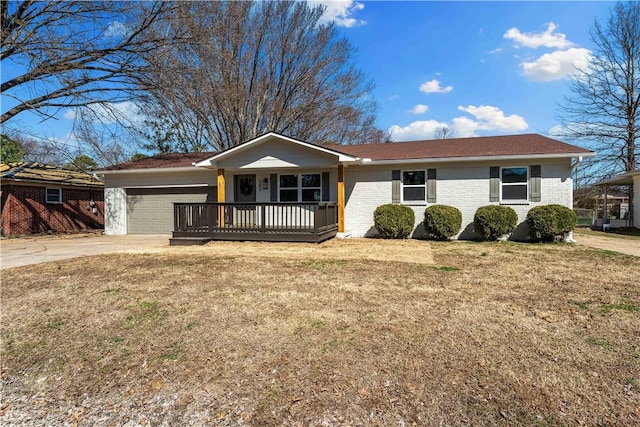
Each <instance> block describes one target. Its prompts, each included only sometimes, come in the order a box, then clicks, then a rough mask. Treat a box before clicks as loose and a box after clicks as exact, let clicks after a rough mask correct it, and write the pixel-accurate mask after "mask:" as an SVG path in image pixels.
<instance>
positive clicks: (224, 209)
mask: <svg viewBox="0 0 640 427" xmlns="http://www.w3.org/2000/svg"><path fill="white" fill-rule="evenodd" d="M173 221H174V229H173V237H174V238H189V237H192V238H200V239H201V238H208V239H211V240H269V241H306V242H319V241H323V240H326V239H328V238H331V237H333V236H335V235H336V234H337V231H338V208H337V204H336V203H334V202H300V203H174V204H173Z"/></svg>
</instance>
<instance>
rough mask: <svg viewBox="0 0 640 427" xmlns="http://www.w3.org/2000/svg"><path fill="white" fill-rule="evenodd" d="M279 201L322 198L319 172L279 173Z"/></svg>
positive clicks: (302, 200)
mask: <svg viewBox="0 0 640 427" xmlns="http://www.w3.org/2000/svg"><path fill="white" fill-rule="evenodd" d="M278 184H279V191H280V201H281V202H319V201H320V200H322V179H321V175H320V174H319V173H307V174H287V175H280V177H279V180H278Z"/></svg>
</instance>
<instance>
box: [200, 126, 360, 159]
mask: <svg viewBox="0 0 640 427" xmlns="http://www.w3.org/2000/svg"><path fill="white" fill-rule="evenodd" d="M276 141H277V142H283V143H290V144H295V145H296V146H298V147H301V148H304V149H309V150H314V151H316V152H318V153H322V154H327V155H330V156H334V157H336V158H337V160H338V161H339V162H355V161H357V160H358V158H357V157H354V156H352V155H349V154H348V153H345V152H342V151H339V150H333V149H330V148H327V147H322V146H320V145H315V144H311V143H308V142H304V141H300V140H298V139H294V138H291V137H288V136H284V135H281V134H279V133H275V132H269V133H267V134H264V135H261V136H258V137H256V138H253V139H251V140H249V141H246V142H243V143H242V144H239V145H236V146H235V147H232V148H229V149H227V150H225V151H222V152H220V153H217V154H215V155H214V156H212V157H210V158H208V159H205V160H202V161H200V162H197V163H196V166H201V167H207V166H216V164H217V163H218V162H220V161H223V160H226V159H229V158H230V157H232V156H235V155H238V154H240V153H242V152H244V151H247V150H250V149H254V148H255V147H257V146H259V145H262V144H264V143H269V142H276ZM294 166H295V165H294Z"/></svg>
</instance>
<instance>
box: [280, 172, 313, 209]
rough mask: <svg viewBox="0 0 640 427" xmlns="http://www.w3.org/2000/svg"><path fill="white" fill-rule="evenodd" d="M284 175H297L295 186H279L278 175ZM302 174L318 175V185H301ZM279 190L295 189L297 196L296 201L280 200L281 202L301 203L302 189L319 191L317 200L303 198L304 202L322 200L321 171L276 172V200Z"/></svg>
mask: <svg viewBox="0 0 640 427" xmlns="http://www.w3.org/2000/svg"><path fill="white" fill-rule="evenodd" d="M283 175H284V176H286V175H297V178H298V179H297V186H296V187H281V186H280V177H281V176H283ZM303 175H318V177H319V178H320V186H318V187H303V186H302V177H303ZM281 190H297V192H298V197H297V201H296V202H282V203H301V202H303V200H302V190H319V191H320V199H319V200H305V201H304V203H316V202H320V201H322V173H321V172H297V173H280V174H278V202H281V200H280V191H281Z"/></svg>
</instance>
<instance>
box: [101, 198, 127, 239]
mask: <svg viewBox="0 0 640 427" xmlns="http://www.w3.org/2000/svg"><path fill="white" fill-rule="evenodd" d="M104 234H108V235H123V234H127V192H126V191H125V189H124V188H108V187H107V188H105V189H104Z"/></svg>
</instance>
